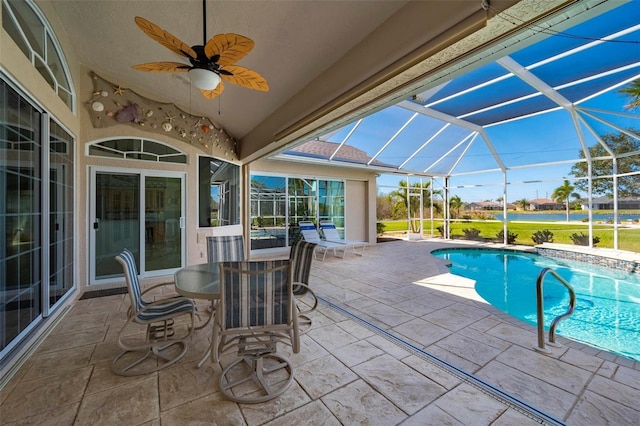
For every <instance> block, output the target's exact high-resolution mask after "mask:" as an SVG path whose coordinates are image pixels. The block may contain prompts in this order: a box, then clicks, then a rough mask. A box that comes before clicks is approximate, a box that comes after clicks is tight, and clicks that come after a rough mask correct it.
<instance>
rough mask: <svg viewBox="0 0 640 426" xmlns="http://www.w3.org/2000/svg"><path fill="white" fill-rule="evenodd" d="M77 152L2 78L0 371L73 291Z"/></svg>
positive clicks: (65, 134)
mask: <svg viewBox="0 0 640 426" xmlns="http://www.w3.org/2000/svg"><path fill="white" fill-rule="evenodd" d="M74 145H75V140H74V138H73V136H72V135H71V134H70V133H69V132H68V131H66V130H65V129H64V128H63V127H62V126H60V125H59V124H58V123H57V122H56V121H55V120H53V119H51V118H50V117H49V115H48V114H47V113H46V112H45V111H43V110H41V109H39V108H38V107H37V106H36V105H35V104H33V103H31V102H30V101H29V99H28V98H27V97H25V96H24V95H23V94H22V93H20V92H19V91H18V90H17V89H16V88H15V87H13V86H12V85H10V83H9V82H8V81H7V80H5V79H4V76H3V75H2V74H0V235H2V236H3V237H2V238H0V367H1V366H2V362H4V360H5V359H7V358H5V355H6V354H8V353H9V352H10V351H11V350H12V348H14V347H15V346H17V345H19V344H20V343H21V341H23V338H24V337H26V336H27V335H28V334H29V332H30V331H31V330H32V329H33V328H34V327H36V325H37V324H38V323H40V322H41V321H42V319H43V318H44V317H47V316H48V315H50V314H51V313H52V312H53V311H54V310H55V309H57V307H58V306H60V305H61V304H62V303H63V300H64V299H66V298H65V296H67V295H69V294H70V293H71V290H72V289H73V288H74V286H75V275H74V256H73V253H74V229H73V228H74V223H75V221H74V217H75V216H74V211H73V207H74V150H75V147H74Z"/></svg>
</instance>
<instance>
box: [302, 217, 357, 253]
mask: <svg viewBox="0 0 640 426" xmlns="http://www.w3.org/2000/svg"><path fill="white" fill-rule="evenodd" d="M298 225H299V227H300V233H301V234H302V238H303V239H304V240H305V241H306V242H308V243H314V244H316V245H317V248H316V252H315V253H316V254H317V253H318V251H320V252H322V261H323V262H324V258H325V257H326V256H327V251H329V250H333V255H334V256H336V257H337V256H338V255H337V254H336V250H342V257H343V258H344V256H345V254H346V253H347V246H345V245H344V244H339V243H333V242H330V241H325V240H323V239H321V238H320V234H319V233H318V230H317V229H316V225H314V224H313V222H311V221H302V222H300V223H299V224H298Z"/></svg>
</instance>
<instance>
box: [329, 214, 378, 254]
mask: <svg viewBox="0 0 640 426" xmlns="http://www.w3.org/2000/svg"><path fill="white" fill-rule="evenodd" d="M320 229H322V232H323V233H324V238H325V240H327V241H330V242H332V243H340V244H344V245H346V246H347V247H350V248H352V249H353V252H354V253H355V254H357V255H359V256H362V255H363V254H364V248H365V246H366V245H367V243H366V241H353V240H346V239H344V238H342V237H340V234H338V230H337V229H336V226H335V225H334V224H333V222H332V221H330V220H321V221H320ZM358 247H359V248H360V252H358V250H357V248H358Z"/></svg>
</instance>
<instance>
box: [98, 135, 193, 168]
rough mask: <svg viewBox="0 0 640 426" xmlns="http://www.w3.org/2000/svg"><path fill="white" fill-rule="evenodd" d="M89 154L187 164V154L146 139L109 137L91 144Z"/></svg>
mask: <svg viewBox="0 0 640 426" xmlns="http://www.w3.org/2000/svg"><path fill="white" fill-rule="evenodd" d="M87 155H90V156H96V157H110V158H122V159H125V160H144V161H154V162H159V163H178V164H187V154H185V153H184V152H181V151H178V150H177V149H175V148H173V147H171V146H169V145H166V144H163V143H160V142H153V141H150V140H146V139H109V140H106V141H102V142H94V143H92V144H90V145H89V147H88V152H87Z"/></svg>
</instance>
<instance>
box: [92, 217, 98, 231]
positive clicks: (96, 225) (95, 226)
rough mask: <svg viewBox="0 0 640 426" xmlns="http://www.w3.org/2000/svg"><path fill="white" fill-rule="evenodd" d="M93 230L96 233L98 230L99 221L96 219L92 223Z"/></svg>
mask: <svg viewBox="0 0 640 426" xmlns="http://www.w3.org/2000/svg"><path fill="white" fill-rule="evenodd" d="M93 229H95V230H96V231H99V230H100V219H99V218H96V221H95V222H93Z"/></svg>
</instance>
